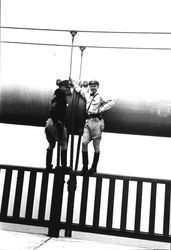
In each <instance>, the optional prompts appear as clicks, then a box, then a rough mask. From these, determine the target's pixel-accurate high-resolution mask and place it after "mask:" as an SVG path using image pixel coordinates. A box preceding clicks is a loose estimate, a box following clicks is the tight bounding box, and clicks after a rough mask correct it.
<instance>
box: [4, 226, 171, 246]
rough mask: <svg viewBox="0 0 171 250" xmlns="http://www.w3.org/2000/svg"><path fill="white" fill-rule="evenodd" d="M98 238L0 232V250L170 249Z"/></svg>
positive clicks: (149, 244)
mask: <svg viewBox="0 0 171 250" xmlns="http://www.w3.org/2000/svg"><path fill="white" fill-rule="evenodd" d="M105 238H106V237H105V236H104V238H103V237H100V238H99V237H98V236H96V235H92V234H79V235H78V234H75V235H73V237H72V238H65V237H63V236H61V237H59V238H50V237H48V236H47V235H43V234H41V235H40V234H33V233H24V232H15V231H7V230H0V250H36V249H37V250H56V249H58V250H64V249H70V250H72V249H73V250H77V249H78V250H80V249H81V250H87V249H93V250H94V249H98V250H102V249H103V250H104V249H106V250H115V249H116V250H138V249H139V250H141V249H161V250H165V249H170V244H168V243H160V242H149V241H144V240H135V239H125V238H121V237H112V238H110V237H107V238H106V241H105Z"/></svg>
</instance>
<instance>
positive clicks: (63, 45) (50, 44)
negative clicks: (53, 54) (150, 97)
mask: <svg viewBox="0 0 171 250" xmlns="http://www.w3.org/2000/svg"><path fill="white" fill-rule="evenodd" d="M0 43H5V44H23V45H38V46H54V47H55V46H56V47H71V45H69V44H55V43H29V42H19V41H4V40H3V41H1V42H0ZM85 47H86V48H90V49H119V50H171V47H131V46H97V45H85ZM73 48H80V45H73Z"/></svg>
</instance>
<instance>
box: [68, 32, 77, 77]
mask: <svg viewBox="0 0 171 250" xmlns="http://www.w3.org/2000/svg"><path fill="white" fill-rule="evenodd" d="M70 33H71V36H72V45H71V59H70V71H69V79H70V78H71V72H72V55H73V47H74V46H73V45H74V37H75V35H76V34H77V31H75V30H72V31H70Z"/></svg>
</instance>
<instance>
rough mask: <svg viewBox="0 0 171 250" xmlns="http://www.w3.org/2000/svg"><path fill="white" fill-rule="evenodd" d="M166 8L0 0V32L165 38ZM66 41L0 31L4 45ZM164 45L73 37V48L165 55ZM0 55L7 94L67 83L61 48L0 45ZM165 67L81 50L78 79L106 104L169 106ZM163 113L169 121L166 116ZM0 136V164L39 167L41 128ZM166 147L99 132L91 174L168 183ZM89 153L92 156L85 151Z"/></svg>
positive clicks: (170, 56) (164, 141)
mask: <svg viewBox="0 0 171 250" xmlns="http://www.w3.org/2000/svg"><path fill="white" fill-rule="evenodd" d="M170 5H171V3H170V1H167V0H166V1H159V0H156V1H153V0H152V1H149V0H148V1H146V0H144V1H137V0H136V1H135V0H130V1H128V0H119V1H116V0H106V1H104V0H100V1H99V0H98V1H97V0H93V1H92V0H91V1H90V0H86V1H80V0H79V1H78V0H72V1H70V0H62V1H60V0H48V1H47V0H1V26H14V27H26V28H27V27H31V28H40V29H41V28H49V29H59V30H62V29H64V30H84V31H88V30H89V31H92V30H94V31H125V32H126V31H141V32H170V23H171V20H170V19H171V16H170ZM71 38H72V37H71V34H70V33H69V32H47V31H46V32H45V31H25V30H10V29H1V39H2V40H4V41H22V42H35V43H55V44H67V45H70V44H71ZM170 40H171V35H168V34H167V35H166V34H165V35H150V34H143V35H142V34H141V35H140V34H109V33H108V34H107V33H103V34H99V33H88V32H78V33H77V35H76V36H75V38H74V44H75V45H82V46H86V45H97V46H125V47H128V46H130V47H165V48H166V47H171V46H170V44H171V41H170ZM1 54H2V56H1V86H3V87H7V88H13V89H14V88H15V87H16V86H19V87H20V88H21V89H22V88H25V89H26V91H29V90H33V91H35V92H36V91H39V90H40V91H42V92H43V91H44V92H46V91H48V90H49V89H54V87H55V80H56V78H62V79H67V78H68V76H69V71H70V56H71V54H70V48H69V47H54V46H36V45H21V44H20V45H19V44H1ZM80 56H81V52H80V50H79V48H74V51H73V61H72V78H73V79H75V80H78V78H79V70H80V58H81V57H80ZM170 61H171V51H170V50H142V49H136V50H132V49H102V48H101V49H97V48H96V49H93V48H86V49H85V51H84V54H83V64H82V71H81V73H82V74H81V76H82V77H81V79H82V80H91V79H97V80H98V81H99V82H100V90H101V92H102V93H104V94H105V95H108V96H111V97H112V98H116V99H117V98H121V99H125V100H142V101H143V100H146V101H149V102H150V101H153V100H154V101H156V102H158V104H159V105H160V103H161V102H162V103H163V102H166V103H168V102H169V101H170V82H171V75H170ZM166 110H167V105H166ZM163 112H165V110H164V111H163ZM168 112H169V113H167V115H170V109H169V111H168ZM6 133H7V134H8V135H10V142H9V141H7V140H6V136H5V135H6ZM26 135H29V136H28V137H27V136H26ZM30 135H31V136H30ZM0 136H1V138H3V139H1V143H0V149H1V152H3V154H1V156H0V162H1V163H9V164H12V163H13V164H16V165H18V164H19V165H22V164H23V165H26V166H41V167H42V166H43V165H44V162H45V154H44V152H45V149H46V147H47V142H46V140H45V135H44V128H35V127H27V126H19V125H17V126H15V125H4V124H1V129H0ZM33 138H34V141H33ZM170 144H171V142H170V139H169V138H161V137H150V136H136V135H125V134H109V133H104V134H103V139H102V143H101V158H100V163H99V172H109V173H113V174H114V173H116V174H123V175H124V174H125V175H136V176H146V177H156V178H168V168H170V157H169V156H170ZM23 145H24V147H23ZM23 148H24V149H23ZM90 151H91V154H90V155H91V157H92V148H91V146H90ZM9 152H10V155H11V158H10V159H9V157H8V155H9ZM21 152H22V153H21ZM28 152H29V156H28ZM35 152H36V153H35ZM21 155H22V157H21ZM30 155H31V157H30ZM123 156H124V157H123ZM80 164H81V163H80ZM149 166H150V169H151V171H150V172H149ZM80 167H81V166H80ZM163 168H164V170H165V171H163ZM161 170H162V171H161Z"/></svg>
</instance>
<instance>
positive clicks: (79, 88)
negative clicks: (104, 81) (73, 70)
mask: <svg viewBox="0 0 171 250" xmlns="http://www.w3.org/2000/svg"><path fill="white" fill-rule="evenodd" d="M72 84H73V86H74V90H75V91H76V92H77V93H79V94H80V95H81V96H82V97H83V98H85V99H86V95H87V94H88V86H87V84H85V82H83V83H82V82H75V81H72Z"/></svg>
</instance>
